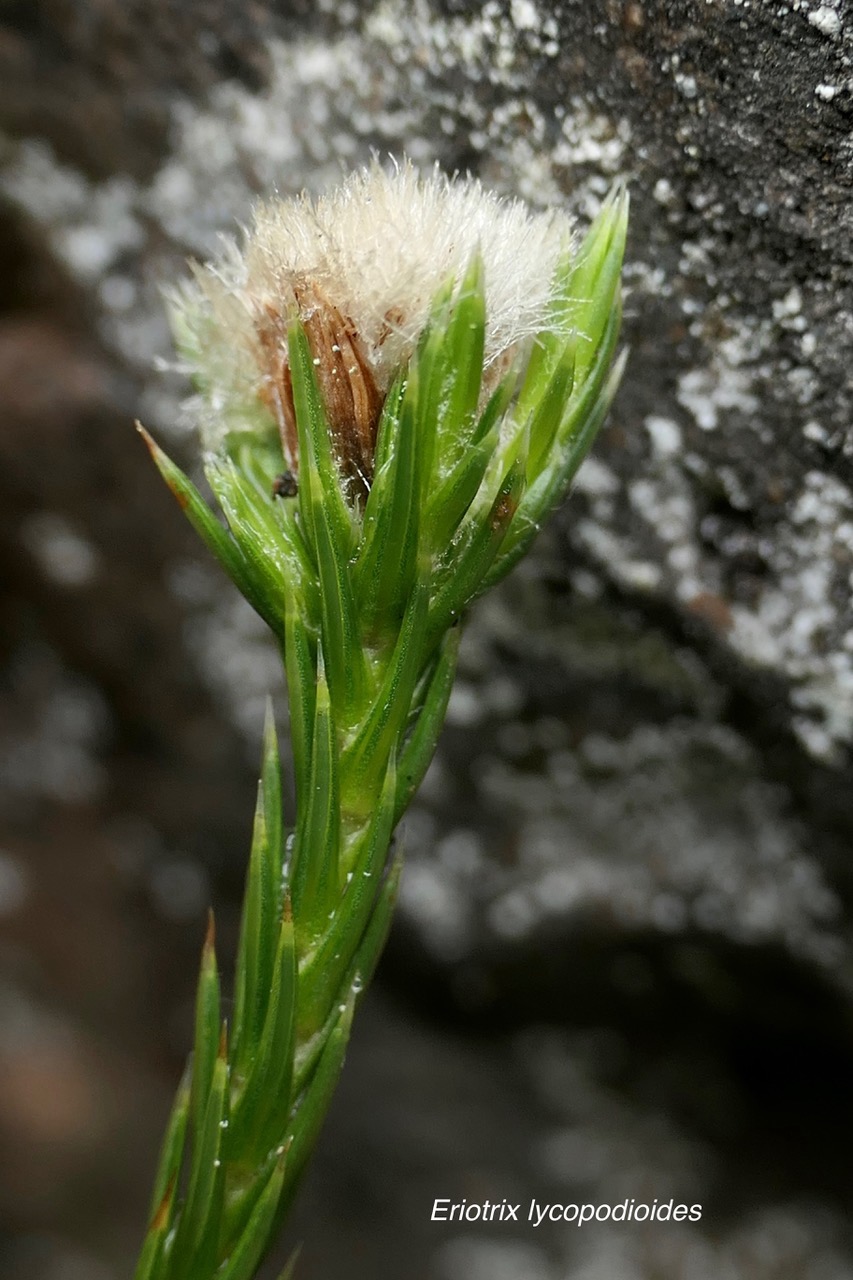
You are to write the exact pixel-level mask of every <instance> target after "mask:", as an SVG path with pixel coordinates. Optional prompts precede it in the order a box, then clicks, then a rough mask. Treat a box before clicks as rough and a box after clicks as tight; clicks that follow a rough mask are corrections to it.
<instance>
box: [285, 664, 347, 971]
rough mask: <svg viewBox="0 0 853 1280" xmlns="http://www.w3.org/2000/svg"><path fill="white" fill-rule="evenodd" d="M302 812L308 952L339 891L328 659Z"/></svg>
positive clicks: (301, 879)
mask: <svg viewBox="0 0 853 1280" xmlns="http://www.w3.org/2000/svg"><path fill="white" fill-rule="evenodd" d="M299 817H300V820H299V824H298V826H297V830H296V841H295V844H294V850H293V868H292V871H291V876H290V879H291V894H292V898H293V913H294V917H295V919H296V922H297V924H296V938H297V943H298V947H299V952H300V953H302V952H304V951H305V950H306V949H307V948H308V947H309V946H310V945H311V944H312V942H313V941H314V940H315V939H316V938H317V937H318V936H319V935H320V933H321V932H322V930H323V929H324V928H325V927H326V926H327V925H328V914H329V910H330V908H331V906H332V902H333V898H334V895H336V894H337V892H338V876H339V871H338V836H339V824H340V802H339V798H338V768H337V750H336V742H335V726H334V722H333V720H332V713H331V706H330V702H329V688H328V685H327V684H326V677H325V672H324V668H323V663H322V661H321V662H320V663H319V665H318V671H317V697H316V710H315V717H314V740H313V746H312V752H311V788H310V790H309V792H308V795H307V796H306V797H305V805H304V807H303V809H302V813H301V814H300V816H299Z"/></svg>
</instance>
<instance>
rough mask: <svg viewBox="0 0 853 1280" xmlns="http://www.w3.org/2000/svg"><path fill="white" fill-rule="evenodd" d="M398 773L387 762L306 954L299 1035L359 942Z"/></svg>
mask: <svg viewBox="0 0 853 1280" xmlns="http://www.w3.org/2000/svg"><path fill="white" fill-rule="evenodd" d="M396 792H397V771H396V769H395V768H394V763H393V760H392V761H391V763H390V764H389V766H388V770H387V773H386V776H385V782H384V784H383V786H382V792H381V795H380V797H379V801H378V804H377V806H376V811H375V813H374V814H373V817H372V819H371V822H370V825H369V827H368V829H367V832H366V833H365V835H364V836H363V837H362V838H361V840H360V841H359V847H358V850H357V855H356V857H355V858H354V859H353V864H352V868H351V870H350V872H348V875H347V884H346V887H345V889H344V893H343V895H342V897H341V901H340V904H339V906H338V908H337V910H336V911H335V914H334V918H333V919H332V921H331V924H330V926H329V928H328V929H327V930H326V932H325V933H324V934H323V936H322V937H321V938H320V939H318V941H317V943H316V945H315V946H314V947H313V948H312V949H311V950H310V951H309V952H308V953H307V954H306V955H305V957H304V960H303V963H302V965H301V967H300V972H299V986H300V992H301V995H302V1003H303V1005H304V1008H305V1016H304V1018H303V1020H302V1021H301V1022H300V1036H301V1037H302V1038H309V1037H310V1036H312V1035H314V1034H315V1032H316V1031H317V1030H318V1029H319V1027H320V1026H321V1025H322V1023H323V1021H324V1018H325V1011H326V1010H328V1009H329V1007H330V1005H331V1004H332V1002H333V1000H334V998H335V994H336V993H337V992H339V991H340V989H341V986H342V984H343V983H344V978H345V975H346V972H347V970H348V969H349V967H350V966H351V964H352V962H353V958H354V956H355V954H356V952H357V951H358V948H359V947H360V945H361V942H362V940H363V938H364V935H365V932H366V930H367V927H368V924H369V922H370V919H371V917H372V915H373V912H374V911H375V908H376V903H377V899H378V896H379V894H380V893H381V888H382V885H381V873H382V870H383V867H384V865H385V861H386V857H387V853H388V846H389V844H390V841H391V833H392V831H393V829H394V801H395V797H396Z"/></svg>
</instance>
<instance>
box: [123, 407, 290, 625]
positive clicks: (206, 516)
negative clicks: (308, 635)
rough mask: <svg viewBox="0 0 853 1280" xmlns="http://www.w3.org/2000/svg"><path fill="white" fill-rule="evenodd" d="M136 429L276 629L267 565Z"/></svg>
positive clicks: (192, 517)
mask: <svg viewBox="0 0 853 1280" xmlns="http://www.w3.org/2000/svg"><path fill="white" fill-rule="evenodd" d="M136 426H137V430H138V431H139V434H140V435H141V436H142V438H143V440H144V441H145V443H146V445H147V446H148V451H149V453H150V454H151V457H152V459H153V461H154V464H155V466H156V467H157V470H158V471H159V472H160V474H161V476H162V477H163V479H164V480H165V481H166V484H167V485H168V486H169V488H170V489H171V491H172V493H173V494H174V496H175V498H176V499H177V501H178V505H179V506H180V507H181V509H182V511H183V512H184V514H185V515H186V517H187V519H188V520H189V522H190V524H191V525H192V526H193V528H194V529H195V531H196V533H198V534H199V535H200V537H201V539H202V541H203V542H204V543H205V545H206V546H207V548H208V549H209V550H210V551H212V552H213V554H214V556H215V557H216V559H217V560H218V561H219V563H220V564H221V565H222V567H223V569H224V570H225V572H226V573H227V574H228V576H229V577H230V578H231V581H232V582H233V583H234V585H235V586H236V587H237V589H238V590H239V591H241V592H242V593H243V595H244V596H245V597H246V599H247V600H248V601H249V603H250V604H251V605H252V607H253V608H254V609H255V610H256V611H257V612H258V613H259V614H260V615H261V617H262V618H263V619H264V621H265V622H266V623H267V624H268V625H269V626H270V627H272V628H273V630H276V628H277V625H278V611H277V603H276V598H275V597H276V591H275V581H274V579H273V577H272V576H271V574H270V573H269V568H268V566H266V565H258V564H253V563H250V562H249V561H248V560H247V558H246V556H245V554H244V551H243V548H242V545H241V544H240V543H239V542H238V541H236V540H235V539H234V538H232V537H231V536H230V535H229V533H228V532H227V530H225V529H223V527H222V525H221V524H220V523H219V521H218V520H217V519H216V516H215V515H214V514H213V512H212V511H211V509H210V507H209V506H208V505H207V503H206V502H205V500H204V498H203V497H202V496H201V494H200V493H199V491H198V489H197V488H196V486H195V485H194V484H193V483H192V481H191V480H190V479H189V477H188V476H186V475H184V473H183V471H181V469H180V467H177V466H176V465H175V464H174V462H172V460H171V458H169V457H168V456H167V455H166V454H165V453H164V452H163V450H162V449H161V448H160V447H159V445H157V444H155V443H154V441H153V440H152V438H151V436H150V435H149V434H148V432H147V431H146V430H145V428H144V427H143V426H142V425H141V423H137V424H136Z"/></svg>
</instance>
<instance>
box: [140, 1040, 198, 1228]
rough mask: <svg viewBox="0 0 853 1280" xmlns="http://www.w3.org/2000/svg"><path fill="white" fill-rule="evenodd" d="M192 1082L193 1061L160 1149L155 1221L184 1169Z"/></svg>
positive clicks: (152, 1210) (153, 1207)
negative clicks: (182, 1166) (182, 1165)
mask: <svg viewBox="0 0 853 1280" xmlns="http://www.w3.org/2000/svg"><path fill="white" fill-rule="evenodd" d="M191 1080H192V1061H189V1062H188V1063H187V1065H186V1067H185V1068H184V1074H183V1076H182V1077H181V1082H180V1084H179V1085H178V1091H177V1093H176V1095H175V1101H174V1103H173V1104H172V1110H171V1113H170V1115H169V1120H168V1123H167V1125H166V1133H165V1135H164V1137H163V1143H162V1146H161V1148H160V1159H159V1161H158V1164H157V1173H156V1175H155V1177H154V1191H153V1194H152V1196H151V1207H150V1209H149V1215H148V1216H149V1217H150V1218H151V1219H152V1220H154V1219H156V1217H157V1215H158V1213H160V1212H161V1211H162V1207H163V1201H164V1198H166V1196H167V1192H168V1193H169V1196H168V1198H169V1200H170V1201H171V1200H172V1192H173V1190H174V1187H175V1184H176V1183H177V1179H178V1174H179V1173H180V1170H181V1163H182V1161H183V1157H184V1148H185V1146H186V1136H187V1127H188V1123H189V1116H190V1081H191Z"/></svg>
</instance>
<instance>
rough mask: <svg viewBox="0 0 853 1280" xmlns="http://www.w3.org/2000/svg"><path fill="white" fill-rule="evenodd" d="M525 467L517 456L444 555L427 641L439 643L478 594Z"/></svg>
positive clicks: (512, 509)
mask: <svg viewBox="0 0 853 1280" xmlns="http://www.w3.org/2000/svg"><path fill="white" fill-rule="evenodd" d="M524 470H525V462H524V459H523V458H522V457H517V458H516V459H515V461H514V462H513V463H512V464H511V465H510V467H509V469H508V471H507V472H506V475H505V476H504V479H503V481H502V482H501V485H500V487H499V489H498V492H497V495H496V496H495V498H494V500H493V501H492V503H491V505H490V507H489V509H488V510H487V511H486V512H485V513H484V514H478V515H477V516H476V517H473V518H469V519H468V520H467V521H466V523H465V524H464V525H463V526H462V528H461V530H460V534H459V535H457V538H456V540H455V542H454V545H453V547H452V549H451V553H450V555H449V556H448V558H447V565H448V572H447V574H446V576H445V581H444V585H443V586H442V587H441V589H440V590H439V592H438V594H437V596H436V598H435V599H434V600H433V602H432V605H431V607H430V616H429V623H428V626H427V643H428V645H432V644H436V643H438V641H439V640H440V639H441V637H442V636H443V635H444V633H445V631H447V630H449V628H450V627H451V626H453V624H454V623H455V622H457V621H458V619H459V618H460V617H461V615H462V612H463V611H464V609H465V608H466V607H467V605H468V604H469V603H470V601H471V600H472V599H473V598H474V597H475V596H476V595H477V594H478V592H479V590H480V588H481V584H482V582H483V579H484V578H485V576H486V574H487V572H488V570H489V569H490V568H491V565H492V562H493V561H494V559H495V556H496V555H497V553H498V550H499V548H500V546H501V544H502V542H503V540H504V538H505V536H506V532H507V529H508V527H509V525H510V522H511V521H512V519H513V516H514V515H515V512H516V509H517V507H518V503H519V499H520V497H521V494H522V492H523V489H524Z"/></svg>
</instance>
